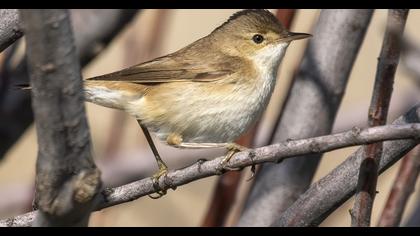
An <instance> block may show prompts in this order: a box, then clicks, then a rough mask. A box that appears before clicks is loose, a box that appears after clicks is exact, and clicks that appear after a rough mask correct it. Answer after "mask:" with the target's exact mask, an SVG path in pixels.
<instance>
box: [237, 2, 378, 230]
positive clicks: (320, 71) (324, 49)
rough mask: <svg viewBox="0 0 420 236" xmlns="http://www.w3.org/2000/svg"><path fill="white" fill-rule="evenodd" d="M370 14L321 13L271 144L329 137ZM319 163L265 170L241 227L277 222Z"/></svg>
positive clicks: (312, 159)
mask: <svg viewBox="0 0 420 236" xmlns="http://www.w3.org/2000/svg"><path fill="white" fill-rule="evenodd" d="M372 12H373V11H372V10H347V9H346V10H332V9H328V10H322V11H321V14H320V17H319V20H318V23H317V25H316V27H315V29H314V31H313V33H312V34H313V35H314V37H313V38H311V39H309V45H308V48H307V49H306V51H305V55H304V58H303V61H302V64H301V65H300V68H299V71H298V74H297V76H296V78H295V79H294V81H293V84H292V87H291V89H290V90H289V93H288V95H287V98H286V101H285V103H284V105H283V110H282V113H281V115H280V118H279V120H278V121H277V127H276V130H275V133H274V135H273V138H272V140H271V143H278V142H282V141H285V140H286V139H288V138H293V139H296V138H307V137H314V136H319V135H325V134H329V133H330V132H331V130H332V126H333V123H334V119H335V116H336V114H337V110H338V108H339V105H340V103H341V99H342V97H343V94H344V91H345V88H346V85H347V80H348V78H349V75H350V72H351V69H352V67H353V63H354V61H355V60H356V56H357V54H358V50H359V48H360V45H361V44H362V42H363V38H364V35H365V32H366V29H367V28H368V25H369V22H370V19H371V16H372ZM291 46H293V45H291ZM302 95H304V96H302ZM320 157H321V155H320V154H316V155H315V156H307V157H302V158H296V159H291V160H286V161H284V162H283V163H281V164H280V165H274V164H265V165H263V166H262V168H261V171H259V172H258V174H257V176H256V179H255V184H254V186H253V188H252V191H251V193H250V196H249V198H248V200H247V202H246V205H245V208H244V211H243V213H242V216H241V219H240V221H239V224H238V225H239V226H268V225H270V224H271V223H272V222H274V221H275V220H276V219H278V218H279V217H280V214H281V213H282V212H283V211H284V210H285V209H286V208H287V207H289V206H290V205H291V204H292V203H293V202H294V201H295V200H296V199H297V198H298V196H299V195H300V194H301V193H303V192H304V191H305V190H306V189H307V188H308V187H309V185H310V183H311V180H312V177H313V175H314V174H315V171H316V168H317V166H318V163H319V161H320ZM296 170H299V171H296Z"/></svg>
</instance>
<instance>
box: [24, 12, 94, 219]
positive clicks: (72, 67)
mask: <svg viewBox="0 0 420 236" xmlns="http://www.w3.org/2000/svg"><path fill="white" fill-rule="evenodd" d="M20 17H21V19H22V21H23V25H24V27H25V33H26V44H27V58H28V68H29V71H30V77H31V86H32V88H33V89H32V90H31V91H32V107H33V110H34V117H35V121H36V122H35V125H36V130H37V139H38V147H39V148H38V150H39V151H38V158H37V163H36V181H35V182H36V198H35V199H36V200H35V202H36V204H37V205H38V207H39V209H40V211H39V212H38V214H37V216H36V217H35V222H34V226H87V224H88V219H89V215H90V212H91V210H92V209H93V207H94V206H95V198H96V196H97V194H98V193H99V190H100V187H101V180H100V171H99V170H98V169H97V168H96V166H95V163H94V161H93V158H92V155H91V142H90V134H89V127H88V123H87V119H86V115H85V107H84V104H83V102H84V94H83V82H82V75H81V72H80V65H79V59H78V57H77V53H76V47H75V45H74V40H73V33H72V29H71V24H70V19H69V11H68V10H42V9H41V10H20Z"/></svg>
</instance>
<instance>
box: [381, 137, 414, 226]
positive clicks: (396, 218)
mask: <svg viewBox="0 0 420 236" xmlns="http://www.w3.org/2000/svg"><path fill="white" fill-rule="evenodd" d="M419 172H420V145H418V146H417V147H415V148H414V149H413V150H412V151H411V152H409V153H408V154H407V155H406V156H405V157H404V158H403V160H402V162H401V166H400V169H399V170H398V174H397V177H396V178H395V181H394V184H393V185H392V189H391V192H390V193H389V196H388V200H387V201H386V203H385V207H384V210H383V211H382V215H381V218H380V219H379V223H378V226H380V227H397V226H399V224H400V222H401V218H402V215H403V213H404V209H405V207H406V205H407V202H408V198H409V197H410V195H411V194H412V193H413V192H414V187H415V185H416V181H417V177H418V175H419Z"/></svg>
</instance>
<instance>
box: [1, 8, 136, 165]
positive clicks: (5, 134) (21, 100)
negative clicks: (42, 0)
mask: <svg viewBox="0 0 420 236" xmlns="http://www.w3.org/2000/svg"><path fill="white" fill-rule="evenodd" d="M0 11H5V12H7V13H8V14H9V13H10V14H11V13H12V12H15V11H16V10H0ZM137 12H138V11H137ZM16 14H17V13H16ZM134 15H135V14H134V13H133V10H130V9H99V10H95V9H90V10H85V9H75V10H71V17H72V24H73V28H74V29H75V30H74V37H75V40H76V45H77V48H78V52H79V55H80V60H81V61H82V63H81V64H82V66H85V65H86V64H87V63H89V61H90V60H91V59H93V56H94V55H96V54H97V53H98V52H99V50H98V49H100V48H104V47H105V46H106V45H107V44H108V43H109V42H110V40H111V39H112V38H114V37H115V36H116V35H117V34H118V33H119V32H121V31H122V30H123V29H124V26H125V25H127V23H128V22H129V20H132V19H133V18H134ZM0 20H1V22H3V19H2V18H0ZM104 23H107V24H106V25H104ZM103 27H106V28H107V29H104V28H103ZM85 28H87V29H88V30H82V29H85ZM19 29H20V28H19ZM0 34H1V33H0ZM95 45H96V46H95ZM98 45H101V46H98ZM93 49H96V50H95V52H92V50H93ZM1 76H2V77H3V78H0V79H1V80H6V79H9V80H10V81H11V80H12V79H13V83H9V86H8V87H7V88H5V89H4V90H1V91H0V92H4V94H2V95H0V97H1V100H0V140H2V141H1V142H0V160H1V158H2V157H3V156H4V155H5V154H6V152H7V151H8V150H9V148H10V147H11V146H12V145H13V144H14V143H15V142H16V141H17V140H18V139H19V138H20V136H21V135H22V134H23V132H24V131H25V130H26V128H27V127H29V125H31V124H32V121H33V114H32V110H31V100H30V96H29V93H26V92H22V91H19V90H16V89H13V88H12V85H11V84H19V83H22V84H23V83H28V81H29V79H28V71H27V67H26V61H25V60H22V61H21V62H20V63H19V64H18V65H17V66H16V68H9V67H8V66H5V67H4V68H3V71H2V74H1Z"/></svg>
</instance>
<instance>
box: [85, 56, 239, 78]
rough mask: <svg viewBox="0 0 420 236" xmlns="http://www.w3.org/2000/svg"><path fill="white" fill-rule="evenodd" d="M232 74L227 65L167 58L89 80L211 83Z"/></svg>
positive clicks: (231, 69) (230, 68)
mask: <svg viewBox="0 0 420 236" xmlns="http://www.w3.org/2000/svg"><path fill="white" fill-rule="evenodd" d="M231 73H233V68H232V67H230V66H229V65H226V64H222V63H204V64H200V65H199V64H196V63H194V62H193V61H192V60H190V61H186V60H176V59H175V58H171V57H168V56H166V57H161V58H156V59H154V60H152V61H149V62H145V63H142V64H139V65H135V66H132V67H129V68H127V69H123V70H120V71H117V72H114V73H110V74H105V75H101V76H97V77H93V78H89V79H88V80H101V81H121V82H123V81H124V82H132V83H139V84H151V83H168V82H183V81H201V82H211V81H216V80H219V79H222V78H224V75H228V74H231Z"/></svg>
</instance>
